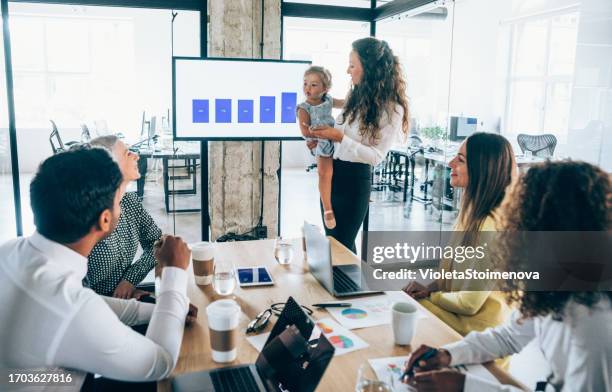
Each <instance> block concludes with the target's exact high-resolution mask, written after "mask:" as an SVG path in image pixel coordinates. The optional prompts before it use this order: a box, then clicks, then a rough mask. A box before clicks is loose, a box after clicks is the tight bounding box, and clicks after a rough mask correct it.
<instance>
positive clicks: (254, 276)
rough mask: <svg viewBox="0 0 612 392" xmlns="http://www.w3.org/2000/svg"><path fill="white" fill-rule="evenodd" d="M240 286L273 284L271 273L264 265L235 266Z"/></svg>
mask: <svg viewBox="0 0 612 392" xmlns="http://www.w3.org/2000/svg"><path fill="white" fill-rule="evenodd" d="M236 275H238V282H239V283H240V287H248V286H271V285H273V284H274V282H273V281H272V275H270V272H269V271H268V269H267V268H266V267H264V266H260V267H253V268H236Z"/></svg>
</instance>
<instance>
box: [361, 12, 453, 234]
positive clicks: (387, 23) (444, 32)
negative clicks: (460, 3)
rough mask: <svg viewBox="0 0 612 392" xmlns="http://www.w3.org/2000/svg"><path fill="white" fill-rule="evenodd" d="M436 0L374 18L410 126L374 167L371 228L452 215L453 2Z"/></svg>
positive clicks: (430, 222) (441, 225)
mask: <svg viewBox="0 0 612 392" xmlns="http://www.w3.org/2000/svg"><path fill="white" fill-rule="evenodd" d="M440 4H441V3H438V4H436V5H440ZM436 5H432V6H431V7H425V8H421V9H420V10H419V12H418V13H415V11H414V10H413V11H410V12H407V13H405V14H401V15H397V16H394V17H392V18H388V19H384V20H382V21H380V22H377V24H376V36H377V38H380V39H383V40H385V41H387V42H388V43H389V46H390V47H391V48H392V49H393V51H394V53H395V54H396V55H397V56H398V57H399V59H400V62H401V64H402V67H403V70H404V77H405V79H406V81H407V85H408V86H407V93H408V97H409V104H410V117H411V131H410V135H409V137H408V138H407V139H406V140H405V141H404V142H403V143H401V144H399V145H397V146H394V147H393V148H392V150H391V152H390V153H389V155H387V160H386V161H385V162H384V163H383V165H380V166H379V167H377V168H375V171H374V190H377V191H378V192H375V193H373V197H372V199H373V200H374V202H373V203H371V205H370V221H369V224H370V225H369V229H370V231H411V230H412V231H438V230H449V229H451V228H452V226H453V224H454V221H455V217H456V206H455V205H454V204H453V199H452V194H451V193H449V190H448V188H447V184H448V179H449V176H448V169H447V166H446V163H447V162H448V161H449V159H450V157H452V155H453V154H454V152H455V151H454V150H453V149H452V146H448V145H447V144H446V140H447V139H448V131H447V125H448V119H449V107H448V105H449V99H448V97H449V82H450V69H451V45H452V39H453V30H452V26H453V17H454V12H453V5H454V3H453V2H447V3H446V4H441V6H440V7H436Z"/></svg>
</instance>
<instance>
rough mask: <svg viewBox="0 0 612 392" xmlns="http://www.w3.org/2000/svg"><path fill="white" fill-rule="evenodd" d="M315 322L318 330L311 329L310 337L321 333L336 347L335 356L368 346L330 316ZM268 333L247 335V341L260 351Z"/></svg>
mask: <svg viewBox="0 0 612 392" xmlns="http://www.w3.org/2000/svg"><path fill="white" fill-rule="evenodd" d="M315 323H316V325H317V327H318V329H319V330H317V328H315V329H314V330H313V336H311V339H313V338H315V337H316V336H318V334H319V333H323V334H324V335H325V337H326V338H327V339H328V340H329V342H330V343H331V344H333V345H334V347H335V348H336V352H335V353H334V355H335V356H337V355H344V354H347V353H350V352H352V351H355V350H361V349H362V348H366V347H368V346H369V345H368V343H366V342H365V341H364V340H363V339H361V338H360V337H359V336H357V335H355V334H354V333H353V332H351V331H349V330H348V329H346V328H344V327H342V326H341V325H340V324H338V323H337V322H335V321H334V320H332V319H331V318H325V319H321V320H318V321H316V322H315ZM269 335H270V332H266V333H262V334H259V335H255V336H249V337H247V341H248V342H249V343H250V344H251V345H252V346H253V347H255V349H256V350H257V351H260V352H261V350H262V349H263V346H264V344H265V343H266V340H268V336H269Z"/></svg>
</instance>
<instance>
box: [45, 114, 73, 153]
mask: <svg viewBox="0 0 612 392" xmlns="http://www.w3.org/2000/svg"><path fill="white" fill-rule="evenodd" d="M49 121H51V129H52V130H51V134H50V135H49V143H51V150H52V151H53V154H54V155H55V154H57V153H60V152H62V151H66V150H68V149H70V147H71V146H73V145H75V144H78V143H77V142H67V143H65V144H64V142H62V138H61V136H60V134H59V130H58V129H57V125H55V121H53V120H49Z"/></svg>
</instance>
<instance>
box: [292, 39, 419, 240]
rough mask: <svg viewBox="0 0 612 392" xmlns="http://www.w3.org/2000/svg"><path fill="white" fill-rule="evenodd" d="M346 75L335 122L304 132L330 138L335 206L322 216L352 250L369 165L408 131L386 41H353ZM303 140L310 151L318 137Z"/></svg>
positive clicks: (402, 86)
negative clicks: (347, 83)
mask: <svg viewBox="0 0 612 392" xmlns="http://www.w3.org/2000/svg"><path fill="white" fill-rule="evenodd" d="M347 73H348V74H349V75H350V76H351V82H352V88H351V89H350V91H349V92H348V95H347V97H346V99H345V101H344V106H343V107H342V113H341V114H340V115H339V116H338V118H337V119H336V125H335V126H333V127H332V126H330V125H320V126H316V127H312V128H310V129H307V130H306V131H307V132H308V134H305V136H308V137H315V138H318V139H325V140H329V141H331V142H333V148H334V150H333V158H334V159H333V164H332V166H333V169H332V171H333V175H332V179H331V206H330V207H331V208H333V210H331V209H328V206H323V208H324V209H325V210H324V211H323V213H324V216H323V220H324V222H325V224H326V234H327V235H331V236H332V237H334V238H336V239H337V240H338V241H339V242H341V243H342V244H343V245H345V246H346V247H347V248H349V249H352V250H353V251H355V237H356V236H357V232H358V231H359V227H360V226H361V224H362V223H363V220H364V219H365V216H366V213H367V211H368V203H369V200H370V192H371V172H372V166H374V165H377V164H379V163H380V162H382V160H383V159H384V158H385V156H386V155H387V152H388V151H389V149H390V148H391V147H392V146H393V145H394V144H396V143H398V142H400V141H401V136H402V135H407V133H408V128H409V120H408V119H409V112H408V98H407V97H406V82H405V81H404V77H403V74H402V69H401V65H400V63H399V59H398V58H397V56H395V55H394V54H393V51H392V50H391V48H389V45H388V44H387V43H386V42H385V41H381V40H378V39H375V38H362V39H359V40H357V41H355V42H353V45H352V51H351V53H350V56H349V66H348V69H347ZM334 103H336V102H334ZM302 133H303V134H304V131H303V130H302ZM307 144H308V147H309V148H311V149H314V148H315V147H316V146H317V140H309V141H308V142H307ZM330 212H331V214H330ZM326 218H327V219H326ZM330 218H331V219H333V221H332V222H330V220H331V219H330ZM330 223H331V224H330ZM330 227H333V228H330Z"/></svg>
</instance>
